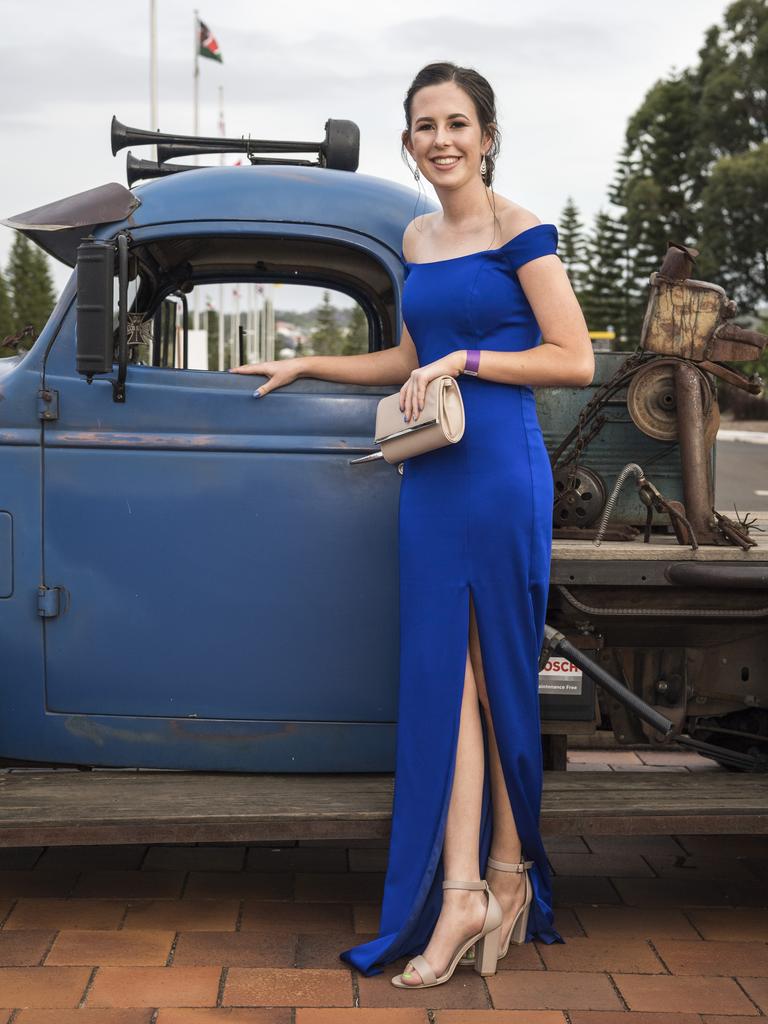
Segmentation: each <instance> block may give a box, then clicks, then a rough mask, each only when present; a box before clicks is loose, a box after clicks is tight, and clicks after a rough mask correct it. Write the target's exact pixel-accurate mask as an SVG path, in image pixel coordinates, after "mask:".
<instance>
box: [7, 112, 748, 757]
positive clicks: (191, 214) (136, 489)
mask: <svg viewBox="0 0 768 1024" xmlns="http://www.w3.org/2000/svg"><path fill="white" fill-rule="evenodd" d="M224 141H226V140H207V141H206V140H194V139H183V138H180V137H175V136H174V137H165V136H160V135H158V134H156V133H140V132H138V131H136V130H134V129H125V128H124V127H123V126H121V125H119V124H115V125H113V145H114V146H115V148H118V147H120V146H122V145H124V144H126V143H127V144H133V145H139V144H142V145H143V144H146V143H147V142H153V143H155V144H158V143H159V144H161V148H162V146H163V145H164V146H165V149H164V150H163V151H162V152H161V153H159V162H158V163H151V162H149V161H136V160H135V158H133V157H130V156H129V175H131V176H132V177H136V178H139V179H143V181H144V183H143V184H140V185H136V186H134V187H132V188H125V187H123V186H122V185H118V184H111V185H106V186H102V187H100V188H98V189H93V190H90V191H89V192H85V193H81V194H80V195H78V196H74V197H70V198H69V199H66V200H62V201H60V202H56V203H52V204H51V205H50V206H47V207H43V208H41V209H39V210H35V211H30V213H28V214H22V215H20V216H18V217H14V218H11V219H10V220H9V221H7V222H6V223H9V224H11V225H12V226H14V227H17V228H18V229H19V230H22V231H24V232H26V234H27V235H28V236H29V237H30V238H32V239H33V240H34V241H35V242H37V243H38V244H40V245H42V246H43V248H45V249H46V251H47V252H49V253H51V254H52V255H54V256H55V257H56V258H58V259H60V260H62V261H64V262H65V263H67V264H69V265H70V266H72V267H73V268H74V269H73V273H72V276H71V278H70V280H69V283H68V284H67V286H66V287H65V289H64V291H63V293H62V295H61V297H60V299H59V301H58V303H57V305H56V308H55V309H54V311H53V313H52V315H51V317H50V319H49V321H48V323H47V325H46V327H45V329H44V330H43V331H42V333H41V334H40V335H39V337H37V339H36V340H35V341H34V344H33V345H32V346H31V348H30V350H29V351H28V352H26V353H24V354H23V355H19V356H16V357H13V358H9V359H4V360H0V464H1V465H2V472H1V473H0V479H1V480H2V498H1V499H0V651H1V652H2V676H1V677H0V704H1V706H2V715H0V758H2V760H3V763H4V764H6V765H11V764H28V765H35V764H37V765H62V766H64V765H69V766H112V767H137V768H153V769H174V770H186V771H206V772H286V773H290V772H388V771H391V770H392V768H393V765H394V738H395V713H396V702H397V665H398V640H397V636H398V631H397V620H398V605H397V555H396V551H397V545H396V531H397V501H398V488H399V481H400V476H399V474H398V472H397V471H396V468H395V467H393V466H390V465H389V464H387V463H386V462H384V461H383V460H380V461H374V462H370V463H367V464H359V463H355V462H354V460H355V459H356V458H360V456H363V455H365V454H368V453H371V452H372V451H373V450H374V445H373V441H372V436H373V425H374V419H375V412H376V406H377V403H378V402H379V400H380V399H381V398H382V397H384V396H385V395H387V394H389V393H391V392H392V391H393V390H395V389H393V388H391V387H370V386H359V385H349V384H341V383H331V382H326V381H320V380H312V379H299V380H297V381H296V382H295V383H293V384H291V385H290V386H287V387H284V388H280V389H278V390H276V391H275V393H274V394H273V395H271V396H270V398H269V400H268V401H261V402H257V401H255V400H254V399H253V390H254V387H255V386H257V385H258V384H259V383H261V382H262V381H261V379H260V378H255V377H253V376H243V375H236V374H228V373H226V372H221V370H220V369H219V368H218V366H217V367H216V368H210V369H208V368H200V367H199V365H197V366H195V367H194V368H193V365H192V363H193V360H192V359H191V358H190V351H191V340H190V339H191V337H192V334H191V332H190V319H191V317H192V313H191V301H192V298H193V296H194V295H195V290H196V289H197V294H198V295H200V296H204V294H205V293H206V292H210V291H212V290H215V289H217V288H220V287H224V286H226V287H230V286H231V285H232V284H233V283H239V284H244V285H246V286H247V285H249V284H259V285H260V286H262V287H270V286H280V285H283V286H288V285H290V286H296V285H298V284H301V285H302V286H305V287H314V288H317V289H328V290H332V291H333V292H334V293H336V294H338V295H340V296H345V297H346V299H347V300H349V301H351V302H354V303H355V304H356V305H357V306H358V307H359V308H360V309H362V311H363V313H364V316H365V322H366V323H367V346H368V349H369V350H370V351H376V350H380V349H383V348H386V347H388V346H393V345H397V344H398V342H399V338H400V332H401V307H400V295H401V288H402V281H403V264H402V260H401V254H400V243H401V238H402V232H403V229H404V227H405V225H406V224H407V223H408V222H409V221H410V220H411V219H412V218H413V216H414V212H415V209H414V206H415V198H416V197H415V194H414V193H413V192H412V191H411V190H410V189H407V188H404V187H401V186H399V185H397V184H394V183H392V182H389V181H385V180H382V179H380V178H376V177H372V176H369V175H365V174H360V173H357V172H356V169H355V168H356V166H357V160H356V148H355V147H356V138H355V134H354V126H352V127H351V128H350V126H349V123H348V122H337V123H335V124H332V123H329V126H326V138H325V140H324V142H323V143H322V144H317V146H316V148H317V152H318V160H317V162H316V163H310V161H309V160H306V159H299V158H295V159H286V158H285V157H283V158H279V159H277V158H272V157H265V156H264V153H266V152H270V151H272V152H274V150H275V147H276V146H278V144H277V143H263V144H257V143H255V142H254V141H252V140H247V141H246V142H242V140H238V141H240V142H241V148H243V149H244V150H245V151H246V153H247V156H248V160H249V163H248V165H247V166H241V167H232V166H227V167H223V166H211V167H186V169H185V168H183V166H182V165H175V164H173V163H171V162H170V161H171V160H172V159H173V158H174V157H176V156H179V155H188V154H190V153H195V152H196V153H213V152H216V151H217V146H218V148H219V149H221V148H223V142H224ZM270 146H271V147H272V149H271V150H270ZM291 146H293V147H297V148H291ZM302 146H303V147H304V148H303V149H302V148H300V147H302ZM231 148H235V147H234V145H233V146H232V147H231ZM310 148H311V144H300V143H295V144H283V148H282V149H280V151H281V152H292V153H301V152H306V151H307V150H308V149H310ZM181 170H183V173H179V172H180V171H181ZM426 208H427V209H429V208H434V207H430V206H429V204H427V207H426ZM424 209H425V206H424V204H423V203H422V204H421V205H420V206H419V208H418V212H423V211H424ZM690 255H691V254H690V252H688V254H687V256H686V254H685V253H678V256H679V257H680V258H690ZM663 256H664V254H660V261H661V259H662V257H663ZM672 270H674V268H672ZM678 270H679V267H678ZM688 278H689V275H687V274H681V273H677V274H675V273H673V272H672V271H671V270H670V267H669V266H667V270H666V272H665V273H663V274H661V273H660V275H657V279H656V280H655V281H652V293H653V294H652V300H653V301H651V302H649V315H648V317H647V322H646V327H645V328H644V338H643V342H642V343H641V345H640V346H639V347H638V351H637V352H636V353H635V354H634V355H633V356H629V357H628V355H627V353H620V352H604V353H598V354H597V373H596V375H595V380H594V382H593V384H592V385H591V386H590V387H589V388H585V389H541V390H540V391H539V393H538V397H537V401H538V404H539V419H540V422H541V425H542V429H543V432H544V436H545V439H546V442H547V445H548V448H549V449H550V451H551V452H552V454H553V472H554V474H555V479H556V485H557V487H556V495H557V497H556V506H555V509H554V510H553V514H554V529H555V540H554V545H553V563H552V589H551V606H550V615H549V616H548V622H549V624H550V627H551V628H550V630H549V632H548V638H549V640H550V643H551V646H550V649H549V650H545V651H544V652H543V654H542V664H541V668H542V673H541V694H540V699H541V708H542V730H543V732H544V733H545V734H547V735H549V736H551V737H553V738H554V737H558V736H559V737H563V736H565V734H566V733H567V734H570V735H573V734H576V733H579V732H582V733H588V732H594V731H595V729H596V728H598V727H599V726H601V727H606V726H610V727H611V728H613V730H614V732H615V733H616V735H617V737H618V739H619V741H620V742H624V743H632V742H643V741H645V742H652V741H659V729H658V728H656V727H655V726H653V725H652V724H649V722H652V721H653V717H652V716H651V718H650V719H649V718H648V713H647V709H649V708H650V709H652V710H653V711H654V712H655V713H656V714H657V715H659V716H662V717H664V718H665V720H667V721H668V722H669V723H671V724H670V726H669V728H668V729H667V730H666V733H665V735H664V737H663V739H664V740H665V741H666V742H669V741H670V740H671V739H675V738H679V737H682V736H683V735H685V736H686V737H687V738H688V740H689V743H690V744H693V745H695V746H696V747H697V749H700V750H702V752H704V753H707V754H708V755H709V756H711V757H714V758H715V760H719V761H721V762H722V763H723V764H726V765H728V766H729V767H738V768H742V769H746V770H764V768H765V765H766V754H767V753H768V709H767V708H766V699H767V698H768V668H767V667H766V666H768V630H767V629H766V620H767V619H768V543H767V542H766V540H765V539H763V538H764V536H765V535H764V534H755V533H754V531H752V532H750V530H749V529H748V528H747V526H745V524H744V523H734V522H733V521H731V520H726V519H723V517H722V515H720V516H719V517H717V518H714V517H713V514H712V513H711V511H708V506H711V505H712V500H713V495H714V490H713V486H714V447H713V439H714V431H715V430H716V420H715V417H716V406H717V397H716V387H715V385H716V384H717V382H718V377H719V378H720V379H721V380H722V381H726V375H725V374H724V372H720V371H721V370H723V368H724V363H723V362H718V361H717V360H718V358H719V359H720V360H723V359H727V358H731V359H736V360H738V359H740V358H741V359H744V358H747V357H748V356H749V355H750V354H753V353H754V352H755V351H757V350H759V348H760V343H759V338H757V337H756V336H755V337H752V338H747V339H746V340H745V339H744V338H742V340H741V341H740V342H737V341H731V342H730V343H731V344H732V345H738V344H741V345H742V346H743V349H741V350H739V351H738V352H736V353H735V354H734V351H735V350H731V351H730V354H729V355H728V354H727V355H725V356H723V355H722V352H721V353H720V355H719V356H718V353H717V352H716V351H715V350H714V349H713V346H714V345H716V344H718V343H719V344H726V343H727V342H726V341H725V336H724V334H723V330H722V328H723V324H724V323H725V322H726V321H727V319H728V314H730V316H732V313H733V311H732V310H729V309H728V308H727V305H726V300H725V298H724V296H720V295H718V294H717V292H718V290H717V289H714V286H708V285H706V283H702V282H695V281H690V280H688ZM675 289H677V292H676V291H675ZM697 289H698V290H697ZM691 291H693V292H694V293H695V295H694V297H695V298H697V300H698V299H699V298H701V299H702V301H703V300H704V299H706V300H707V302H709V306H707V309H708V311H709V316H710V319H709V321H707V324H709V326H708V327H707V328H706V330H705V329H704V327H701V328H700V330H699V334H700V335H701V336H700V337H699V336H698V335H697V337H698V341H699V342H700V343H701V344H700V345H699V346H698V348H697V346H696V338H694V339H693V341H692V340H691V338H690V337H683V336H682V334H681V332H680V331H679V330H677V329H675V330H672V331H671V332H670V331H669V330H667V333H666V334H665V330H666V328H665V324H666V327H669V323H668V321H669V317H668V316H667V320H666V321H665V319H664V317H665V315H667V314H668V313H669V309H670V308H678V307H676V306H675V302H677V303H678V306H679V304H680V302H682V301H683V299H681V295H683V293H685V295H687V296H688V297H687V299H685V301H690V295H689V294H688V293H690V292H691ZM720 291H721V290H720ZM705 293H706V294H705ZM685 295H683V298H685ZM669 302H671V303H672V306H671V307H670V306H669ZM654 303H655V305H654ZM665 303H666V304H667V305H665ZM713 303H714V304H715V306H716V307H717V309H715V310H714V312H713V309H714V307H713V305H712V304H713ZM705 305H706V303H705ZM702 308H703V307H702ZM665 310H666V313H665ZM174 317H175V320H174ZM673 319H674V318H673ZM700 322H701V323H703V322H704V321H703V320H702V321H700ZM169 325H170V326H169ZM222 329H223V328H222ZM701 332H703V333H701ZM683 333H684V332H683ZM746 333H749V332H746ZM665 338H666V341H665ZM660 339H661V340H660ZM718 339H719V340H718ZM665 345H666V347H665ZM750 346H751V347H750ZM289 355H290V353H289V352H288V353H286V357H288V356H289ZM718 368H719V369H718ZM730 372H731V374H733V375H734V376H735V377H738V376H739V375H738V372H737V371H736V370H735V369H733V368H732V369H731V371H730ZM686 374H687V377H686V376H685V375H686ZM638 380H640V384H639V385H638V384H637V383H636V382H637V381H638ZM727 383H729V384H733V383H734V380H727ZM735 383H736V386H754V381H752V382H751V384H749V382H747V383H745V381H744V379H743V377H742V379H741V382H739V381H738V380H736V381H735ZM633 387H634V391H632V389H633ZM676 388H677V392H675V389H676ZM686 388H687V389H688V391H687V392H685V389H686ZM675 393H677V396H678V398H677V402H678V405H681V404H682V401H683V399H682V397H681V396H683V394H686V393H687V395H688V398H686V401H689V400H690V402H691V403H692V404H691V405H690V409H689V408H688V406H686V409H688V411H687V412H686V413H685V415H684V416H683V415H682V414H678V413H677V412H676V406H675V400H674V396H675ZM670 396H671V397H670ZM691 409H692V410H693V411H692V412H691V411H690V410H691ZM606 413H608V414H609V415H606ZM601 417H602V419H601ZM697 417H698V418H697ZM681 420H685V422H686V423H693V424H694V425H695V430H694V432H693V436H689V435H690V431H688V432H687V433H686V434H685V436H683V433H685V431H683V433H681V431H682V429H683V428H680V421H681ZM713 424H714V426H713ZM569 437H570V441H568V438H569ZM574 452H575V456H574ZM694 463H695V466H694ZM630 464H634V465H635V470H627V467H628V466H629V465H630ZM690 466H694V470H695V472H694V471H693V470H691V471H690V472H689V469H690ZM637 469H639V470H641V472H639V473H638V472H636V470H637ZM622 471H623V476H622ZM633 474H634V476H633ZM708 474H709V476H708ZM691 477H692V479H693V482H691ZM625 478H627V480H628V482H626V483H625V482H624V480H625ZM617 482H618V483H619V484H620V485H621V486H620V489H619V490H618V491H616V487H615V485H616V483H617ZM633 482H634V486H633ZM611 491H614V492H615V493H611ZM654 511H655V513H656V519H655V520H654V521H653V522H651V519H652V516H653V513H654ZM694 512H696V515H694ZM506 514H508V515H510V516H515V514H516V510H515V509H514V508H510V509H508V510H506ZM646 524H647V527H648V528H647V532H646V534H645V536H643V530H644V527H645V526H646ZM686 524H687V525H686ZM697 537H698V542H697V539H696V538H697ZM558 645H559V647H558ZM558 651H559V654H558ZM580 656H581V658H582V659H583V658H586V659H587V660H582V663H581V665H580V664H579V660H580ZM590 669H591V671H590ZM598 669H601V670H602V673H603V675H604V676H605V678H604V679H601V678H600V672H599V671H598ZM606 679H613V681H614V690H613V692H611V690H610V689H604V687H605V686H606V685H607V684H606ZM596 681H597V682H602V683H603V686H602V687H601V688H600V690H599V691H598V689H596V688H595V685H594V684H595V682H596ZM619 686H621V688H622V689H623V690H625V691H628V692H629V693H631V694H632V695H633V696H634V698H635V703H634V704H632V702H631V701H630V702H629V703H628V701H627V699H626V693H625V694H624V695H623V696H622V693H621V691H620V690H619V689H618V687H619ZM643 709H646V716H645V718H643V716H642V714H641V713H640V712H642V710H643Z"/></svg>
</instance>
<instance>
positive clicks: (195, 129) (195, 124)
mask: <svg viewBox="0 0 768 1024" xmlns="http://www.w3.org/2000/svg"><path fill="white" fill-rule="evenodd" d="M194 19H195V30H194V46H195V65H194V73H193V76H192V79H193V103H192V134H193V135H199V134H200V132H199V130H198V108H199V103H200V95H199V92H200V63H199V52H200V13H199V11H197V10H195V12H194ZM195 163H197V158H195Z"/></svg>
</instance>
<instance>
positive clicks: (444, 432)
mask: <svg viewBox="0 0 768 1024" xmlns="http://www.w3.org/2000/svg"><path fill="white" fill-rule="evenodd" d="M463 435H464V402H463V401H462V398H461V391H459V385H458V384H457V383H456V379H455V377H451V375H450V374H444V375H443V376H442V377H435V379H434V380H432V381H430V382H429V384H428V385H427V390H426V392H425V395H424V408H423V409H422V410H421V413H420V414H419V418H418V419H417V420H416V421H415V422H414V421H413V419H412V420H411V422H410V423H406V422H405V421H404V420H403V414H402V412H401V411H400V392H399V391H398V392H396V393H395V394H394V395H387V397H386V398H382V400H381V401H380V402H379V405H378V408H377V410H376V433H375V436H374V440H375V441H376V444H378V445H380V446H381V454H382V456H383V457H384V458H385V459H386V460H387V462H391V463H396V462H402V461H403V459H412V458H413V457H414V456H415V455H422V454H423V453H424V452H430V451H432V450H433V449H435V448H442V447H443V446H444V445H447V444H456V442H457V441H460V440H461V438H462V437H463Z"/></svg>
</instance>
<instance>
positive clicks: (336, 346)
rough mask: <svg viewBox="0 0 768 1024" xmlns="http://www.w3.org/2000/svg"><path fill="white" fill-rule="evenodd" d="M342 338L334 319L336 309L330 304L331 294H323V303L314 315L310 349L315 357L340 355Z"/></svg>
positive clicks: (325, 292)
mask: <svg viewBox="0 0 768 1024" xmlns="http://www.w3.org/2000/svg"><path fill="white" fill-rule="evenodd" d="M342 343H343V338H342V334H341V331H340V329H339V324H338V320H337V317H336V308H335V306H334V305H333V303H332V302H331V293H330V292H328V291H324V292H323V301H322V303H321V304H320V306H318V308H317V311H316V313H315V330H314V331H313V333H312V348H313V349H314V351H315V355H318V356H332V355H340V354H341V347H342Z"/></svg>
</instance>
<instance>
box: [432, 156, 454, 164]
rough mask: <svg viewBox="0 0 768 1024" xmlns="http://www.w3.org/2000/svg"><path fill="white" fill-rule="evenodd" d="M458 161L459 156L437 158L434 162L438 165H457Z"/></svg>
mask: <svg viewBox="0 0 768 1024" xmlns="http://www.w3.org/2000/svg"><path fill="white" fill-rule="evenodd" d="M458 159H459V158H458V157H457V156H436V157H435V159H434V161H433V162H434V163H436V164H455V163H456V162H457V160H458Z"/></svg>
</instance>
